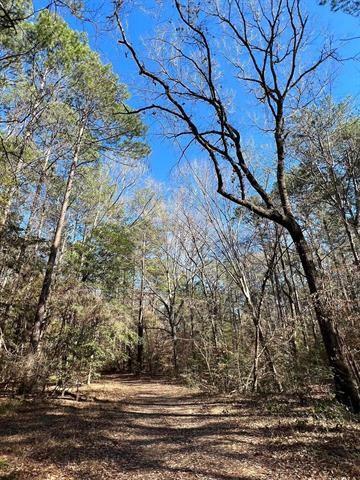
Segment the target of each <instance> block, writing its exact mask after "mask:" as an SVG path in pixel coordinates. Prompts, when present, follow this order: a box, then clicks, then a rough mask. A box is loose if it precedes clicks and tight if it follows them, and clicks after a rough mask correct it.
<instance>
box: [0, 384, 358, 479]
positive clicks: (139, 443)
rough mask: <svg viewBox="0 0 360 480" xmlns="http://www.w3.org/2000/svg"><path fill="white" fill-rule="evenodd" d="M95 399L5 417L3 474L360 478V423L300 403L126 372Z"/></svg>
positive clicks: (0, 428) (96, 389)
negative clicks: (205, 392) (216, 394)
mask: <svg viewBox="0 0 360 480" xmlns="http://www.w3.org/2000/svg"><path fill="white" fill-rule="evenodd" d="M87 393H89V394H91V395H94V396H96V398H97V400H96V401H92V402H75V401H54V402H51V403H42V404H41V405H36V404H35V405H34V404H33V403H27V404H25V405H24V404H22V405H21V406H19V407H18V408H17V409H16V410H15V411H13V412H12V413H9V412H7V413H6V414H3V415H2V416H1V417H0V479H8V480H11V479H13V480H15V479H16V480H23V479H39V480H50V479H56V480H62V479H66V480H80V479H82V480H108V479H109V480H110V479H111V480H125V479H126V480H135V479H139V480H140V479H141V480H143V479H144V480H150V479H159V480H160V479H168V480H190V479H191V480H193V479H194V480H195V479H199V480H200V479H201V480H205V479H206V480H215V479H216V480H230V479H232V480H235V479H236V480H261V479H271V480H273V479H274V480H275V479H281V480H283V479H285V480H293V479H317V480H319V479H326V480H335V479H339V480H340V479H343V480H345V479H346V480H350V479H352V480H355V479H358V478H360V466H359V462H360V448H359V441H358V440H359V430H358V429H356V428H355V426H354V425H351V424H349V425H341V426H339V425H336V423H333V424H330V423H328V424H326V425H325V424H324V423H323V422H321V421H320V420H314V419H311V418H310V419H309V417H308V416H307V417H305V416H304V412H303V410H302V409H300V408H299V407H296V406H294V407H292V409H291V410H289V408H288V407H287V410H288V411H287V414H284V413H282V414H279V410H281V405H280V404H278V405H277V410H278V411H277V412H276V414H275V413H274V411H272V412H271V413H270V412H269V410H268V409H266V408H264V407H261V406H259V405H258V406H254V404H253V403H252V402H249V401H245V400H243V401H238V402H232V403H228V402H226V401H225V400H221V399H218V398H212V399H211V398H204V397H202V396H200V395H199V394H197V393H196V392H193V391H191V390H189V389H186V388H184V387H181V386H177V385H173V384H169V383H166V382H161V381H150V380H136V379H133V378H131V377H126V376H123V377H120V378H119V377H117V378H114V377H112V378H108V379H106V380H102V382H101V383H98V384H95V385H94V386H92V387H91V391H88V392H87Z"/></svg>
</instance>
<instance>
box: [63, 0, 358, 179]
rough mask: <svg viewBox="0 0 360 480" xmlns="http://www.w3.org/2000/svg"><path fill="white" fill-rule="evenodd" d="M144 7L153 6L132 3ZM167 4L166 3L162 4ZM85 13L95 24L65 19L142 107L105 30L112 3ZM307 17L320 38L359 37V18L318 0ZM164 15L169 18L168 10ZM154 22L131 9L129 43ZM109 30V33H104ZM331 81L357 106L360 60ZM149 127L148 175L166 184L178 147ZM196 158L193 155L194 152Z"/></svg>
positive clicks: (310, 2) (347, 48) (338, 69)
mask: <svg viewBox="0 0 360 480" xmlns="http://www.w3.org/2000/svg"><path fill="white" fill-rule="evenodd" d="M135 3H138V4H142V5H146V4H149V3H152V2H149V1H143V2H135ZM165 3H166V2H165ZM85 4H86V6H87V8H88V9H91V10H94V12H95V11H96V13H94V18H95V22H94V23H91V22H82V21H79V20H77V19H75V18H74V17H71V16H69V15H66V20H67V21H68V22H69V23H70V25H71V26H72V27H73V28H75V29H77V30H81V31H86V32H87V35H88V38H89V42H90V45H91V46H92V48H93V49H94V50H96V51H98V52H99V53H100V55H101V57H102V59H103V61H104V62H110V63H111V64H112V66H113V69H114V71H115V72H116V73H117V74H118V75H119V77H120V79H121V81H122V82H124V83H126V84H128V85H129V90H130V92H131V93H132V99H131V101H130V103H131V105H132V106H134V107H136V106H139V105H141V104H142V100H141V98H140V96H138V95H137V93H136V88H137V85H138V83H139V79H138V76H137V71H136V69H135V68H134V65H133V64H132V62H131V61H130V60H129V59H127V58H126V57H125V52H124V50H123V49H122V48H121V47H120V46H119V45H118V43H117V38H118V36H117V32H116V30H115V29H112V30H109V29H107V28H106V15H107V14H109V13H110V8H111V2H109V1H106V2H103V1H102V0H91V1H90V0H88V1H86V0H85ZM303 4H304V5H305V6H306V9H307V10H308V12H309V14H310V21H311V23H312V26H313V28H314V29H316V31H318V32H319V38H321V35H322V33H323V32H327V33H328V34H330V35H332V36H333V37H334V38H335V39H337V40H342V39H348V38H353V37H356V36H358V32H359V30H360V20H359V18H355V17H352V16H350V15H348V14H344V13H342V12H332V11H331V10H330V8H329V7H328V6H319V5H318V3H317V0H306V1H303ZM165 14H167V15H169V9H166V12H165ZM154 26H155V25H154V22H153V21H151V20H150V18H149V16H148V15H145V14H143V13H141V9H140V10H139V8H136V7H135V8H134V9H133V10H132V14H130V15H129V16H128V28H129V35H130V36H131V39H132V41H134V42H135V43H137V44H138V45H141V39H143V38H146V37H147V36H148V35H149V34H151V31H152V29H153V27H154ZM106 30H108V31H106ZM341 44H342V47H341V50H340V54H341V56H342V57H343V58H351V57H354V56H355V55H359V54H360V41H359V39H355V40H352V41H348V42H341ZM332 68H333V70H334V71H333V73H334V81H333V83H332V85H331V94H332V95H333V96H334V97H335V99H336V100H341V99H343V98H344V97H346V96H349V95H351V96H353V97H354V98H355V101H356V103H357V104H358V103H359V102H358V100H359V94H360V59H359V60H358V61H354V60H347V61H344V62H342V63H341V64H340V63H337V64H333V65H332ZM144 120H145V122H146V123H147V125H148V126H149V132H148V142H149V143H150V146H151V149H152V153H151V156H150V158H149V163H150V174H151V175H152V176H153V177H154V178H155V179H156V180H159V181H165V182H166V181H167V180H168V179H169V177H170V175H171V172H172V170H173V168H174V167H175V166H176V165H177V163H178V160H179V158H180V151H179V149H178V147H176V146H175V145H173V143H172V142H171V141H170V140H167V139H165V138H164V137H163V136H162V134H161V127H160V125H159V124H157V123H156V122H154V117H152V116H151V115H148V116H147V117H145V118H144ZM194 155H196V152H194Z"/></svg>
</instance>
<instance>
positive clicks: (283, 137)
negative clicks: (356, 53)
mask: <svg viewBox="0 0 360 480" xmlns="http://www.w3.org/2000/svg"><path fill="white" fill-rule="evenodd" d="M172 5H173V8H174V12H175V14H174V18H173V19H172V23H171V25H173V26H172V29H173V31H172V32H168V34H167V36H165V35H163V36H160V37H159V38H158V39H157V40H156V42H155V44H154V45H153V47H154V48H155V47H156V48H157V51H155V54H156V55H155V54H154V56H155V58H153V60H155V61H154V62H149V64H148V65H146V64H145V63H144V62H143V60H142V58H140V56H139V53H138V51H137V49H136V47H135V46H134V45H133V44H132V43H131V42H130V40H128V38H127V36H126V33H125V28H124V26H123V22H122V18H121V10H119V8H118V9H116V11H115V19H116V22H117V26H118V28H119V31H120V40H119V41H120V44H122V45H123V46H124V47H125V48H126V50H127V52H128V53H129V54H130V55H131V57H132V59H133V61H134V62H135V64H136V66H137V68H138V70H139V74H140V75H141V76H142V77H144V78H145V79H147V80H148V81H149V84H150V85H152V86H154V87H155V89H156V93H157V95H156V97H155V98H156V102H154V103H152V104H150V105H146V106H144V107H143V108H140V109H138V110H136V112H145V111H149V110H150V111H153V112H155V113H156V112H160V113H163V114H166V115H167V116H169V117H170V118H172V119H173V120H176V124H177V125H178V128H179V131H177V132H176V133H175V136H176V138H178V139H179V138H180V139H181V138H188V139H189V143H188V145H189V144H197V145H198V146H199V147H200V148H201V149H202V150H203V151H204V152H206V153H207V155H208V157H209V159H210V160H211V162H212V164H213V167H214V172H215V175H216V179H217V184H218V187H217V191H218V193H219V194H220V195H222V196H223V197H225V198H227V199H228V200H230V201H232V202H234V203H235V204H237V205H239V206H240V207H244V208H247V209H249V210H250V211H251V212H254V213H255V214H257V215H259V216H260V217H262V218H266V219H269V220H271V221H273V222H275V223H276V224H278V225H280V226H282V227H283V228H284V229H286V230H287V231H288V233H289V235H290V237H291V238H292V241H293V242H294V245H295V247H296V250H297V253H298V256H299V259H300V261H301V264H302V267H303V270H304V274H305V277H306V281H307V285H308V290H309V294H310V295H311V297H312V301H313V307H314V311H315V314H316V318H317V322H318V324H319V328H320V331H321V335H322V339H323V344H324V347H325V350H326V353H327V358H328V362H329V366H330V368H331V369H332V371H333V375H334V384H335V391H336V396H337V398H338V400H339V401H341V402H342V403H344V404H345V405H347V406H348V407H349V408H351V409H352V410H354V411H359V410H360V394H359V388H358V384H357V381H356V376H355V375H354V372H353V369H352V367H351V361H350V359H349V358H348V356H347V353H346V351H345V350H344V348H343V343H342V339H341V338H340V335H339V333H338V329H337V328H336V326H335V324H334V319H333V318H332V315H331V312H330V311H328V308H327V307H326V305H325V303H324V301H323V299H322V289H323V286H322V284H321V282H320V279H319V271H318V268H317V266H316V264H315V262H314V259H313V251H312V247H311V244H310V243H309V242H308V240H307V238H306V233H305V230H304V228H303V226H302V223H301V219H300V218H297V217H296V216H295V214H294V212H293V208H292V205H291V203H290V199H289V194H288V189H287V180H286V175H285V173H286V166H287V165H286V162H287V150H286V147H287V136H288V131H287V124H286V119H287V115H288V114H289V113H290V112H291V109H292V108H293V107H294V106H296V107H299V106H301V105H303V104H304V103H305V102H309V100H310V99H309V97H308V95H306V91H307V90H308V89H309V82H310V81H311V78H312V75H313V74H314V72H316V71H317V69H318V68H319V67H320V66H321V65H322V64H323V63H324V62H325V61H326V60H328V59H329V58H332V57H334V55H335V51H334V49H333V48H332V47H331V46H329V47H327V46H324V48H321V49H320V52H319V55H318V57H317V58H315V59H313V60H312V59H311V57H312V56H311V55H309V53H308V51H307V52H306V53H305V50H306V48H307V47H308V46H309V39H308V36H307V32H308V23H309V19H308V16H307V15H306V14H305V13H304V12H303V8H302V2H301V0H277V1H272V2H269V5H267V6H266V7H265V5H264V2H262V1H260V0H259V1H255V2H245V3H243V2H240V1H239V0H224V1H215V0H210V1H208V2H206V4H205V3H203V2H194V1H187V2H185V4H183V3H181V2H180V1H178V0H174V1H173V2H172ZM220 37H223V38H224V39H225V42H221V39H220ZM224 43H225V44H226V45H225V46H224ZM304 58H307V59H308V62H309V63H305V64H303V62H302V60H303V59H304ZM221 70H223V71H224V72H225V74H226V76H229V75H231V76H232V82H230V85H231V87H232V89H234V88H238V87H239V86H240V87H241V85H243V86H244V85H245V86H247V87H250V89H251V92H252V94H253V96H254V98H255V99H256V100H257V101H258V102H259V103H260V104H261V105H264V106H265V108H266V114H267V122H266V127H265V128H266V130H267V132H269V133H270V134H271V138H272V142H273V147H274V153H275V162H274V163H273V164H272V162H271V160H270V161H269V160H268V161H267V162H264V163H263V165H261V167H262V168H261V169H260V170H259V171H256V170H255V169H254V168H253V166H251V163H252V164H254V163H255V161H256V156H253V158H249V157H248V155H247V154H246V151H245V149H244V146H243V141H242V137H241V130H242V125H241V124H242V123H243V122H244V120H245V119H246V115H247V113H248V111H247V108H246V107H244V106H243V105H244V104H245V99H244V98H242V99H241V101H240V102H239V106H238V108H236V106H237V103H236V101H235V99H234V98H231V97H229V95H226V94H224V93H223V90H222V81H221V78H222V76H221ZM185 148H186V147H185ZM254 157H255V158H254ZM251 161H252V162H251ZM270 166H271V173H272V175H273V177H272V178H271V179H270V180H271V181H270V182H267V181H266V171H267V170H268V169H269V167H270ZM231 180H232V181H231ZM267 183H270V185H271V186H270V187H269V185H267Z"/></svg>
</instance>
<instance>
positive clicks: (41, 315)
mask: <svg viewBox="0 0 360 480" xmlns="http://www.w3.org/2000/svg"><path fill="white" fill-rule="evenodd" d="M83 133H84V126H82V127H81V128H80V131H79V135H78V138H77V142H76V147H75V152H74V158H73V161H72V163H71V166H70V170H69V174H68V179H67V183H66V189H65V194H64V198H63V202H62V205H61V210H60V216H59V219H58V222H57V225H56V229H55V235H54V238H53V241H52V244H51V248H50V255H49V258H48V262H47V266H46V271H45V277H44V280H43V284H42V288H41V293H40V297H39V301H38V305H37V309H36V313H35V319H34V326H33V330H32V333H31V339H30V342H31V347H32V350H33V352H36V351H37V349H38V347H39V343H40V339H41V336H42V334H43V329H44V324H45V311H46V306H47V302H48V298H49V294H50V288H51V284H52V280H53V273H54V268H55V263H56V257H57V255H58V252H59V249H60V245H61V237H62V232H63V230H64V226H65V218H66V212H67V210H68V207H69V202H70V195H71V192H72V188H73V183H74V177H75V172H76V167H77V164H78V159H79V153H80V146H81V140H82V136H83Z"/></svg>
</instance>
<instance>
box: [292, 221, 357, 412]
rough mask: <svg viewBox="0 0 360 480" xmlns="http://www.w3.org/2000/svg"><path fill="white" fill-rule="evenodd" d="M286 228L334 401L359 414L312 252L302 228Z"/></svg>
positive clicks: (353, 384) (349, 371) (352, 381)
mask: <svg viewBox="0 0 360 480" xmlns="http://www.w3.org/2000/svg"><path fill="white" fill-rule="evenodd" d="M285 227H286V229H287V230H288V232H289V234H290V236H291V238H292V240H293V242H294V244H295V247H296V250H297V252H298V255H299V257H300V261H301V264H302V267H303V270H304V273H305V277H306V281H307V284H308V288H309V291H310V294H311V297H312V302H313V306H314V310H315V315H316V319H317V321H318V324H319V328H320V333H321V337H322V340H323V343H324V347H325V351H326V354H327V358H328V362H329V366H330V368H331V369H332V372H333V375H334V386H335V395H336V398H337V400H338V401H339V402H341V403H342V404H344V405H346V406H347V407H349V408H350V409H351V410H352V411H353V412H356V413H357V412H360V393H359V388H358V385H357V382H356V378H355V375H354V373H353V371H352V368H351V364H350V363H349V361H348V358H347V356H346V353H345V352H344V350H343V348H342V342H341V338H340V336H339V333H338V331H337V329H336V327H335V325H334V322H333V319H332V318H331V313H330V312H329V311H328V310H327V308H326V306H325V305H324V302H323V298H322V295H321V294H322V292H321V290H322V287H321V286H320V285H319V281H318V278H317V272H316V269H315V265H314V262H313V259H312V254H311V249H310V247H309V245H308V243H307V241H306V239H305V237H304V234H303V232H302V229H301V227H300V226H299V224H298V223H297V222H296V221H295V220H294V219H293V218H290V219H289V220H288V222H286V224H285Z"/></svg>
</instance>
